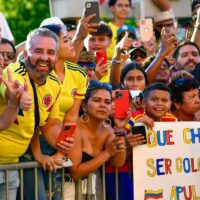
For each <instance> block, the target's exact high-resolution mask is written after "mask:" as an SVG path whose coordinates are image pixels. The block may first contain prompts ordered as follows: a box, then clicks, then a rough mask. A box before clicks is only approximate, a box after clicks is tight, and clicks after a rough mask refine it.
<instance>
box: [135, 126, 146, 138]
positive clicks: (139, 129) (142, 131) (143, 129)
mask: <svg viewBox="0 0 200 200" xmlns="http://www.w3.org/2000/svg"><path fill="white" fill-rule="evenodd" d="M132 134H142V135H143V136H144V139H145V140H146V139H147V137H146V126H145V125H137V124H135V126H133V127H132Z"/></svg>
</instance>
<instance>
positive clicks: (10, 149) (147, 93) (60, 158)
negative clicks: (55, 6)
mask: <svg viewBox="0 0 200 200" xmlns="http://www.w3.org/2000/svg"><path fill="white" fill-rule="evenodd" d="M154 2H155V3H156V4H157V5H158V6H159V8H160V9H161V12H160V13H158V14H156V15H155V17H154V34H153V35H152V38H151V39H150V40H149V41H142V40H141V39H140V36H139V35H138V34H136V30H135V28H134V27H132V26H129V25H126V24H125V19H126V18H127V17H128V15H129V12H130V7H131V1H130V0H109V7H110V10H111V12H112V14H113V19H112V20H111V21H110V22H109V23H105V22H100V24H99V23H90V20H91V19H93V18H94V17H95V15H96V14H92V15H90V16H88V17H85V16H84V15H83V17H82V18H81V20H80V21H79V24H78V25H77V26H74V27H73V26H68V27H66V25H65V24H64V23H63V22H62V21H61V20H60V19H59V18H58V17H51V18H48V19H45V20H43V22H42V23H41V26H40V27H39V28H36V29H35V30H32V31H31V32H30V33H29V34H28V36H27V38H26V41H24V42H23V43H21V44H19V45H17V46H14V43H13V41H12V39H11V40H9V39H6V38H4V37H3V36H4V35H3V34H2V37H1V41H0V66H1V68H0V74H1V75H0V79H1V83H0V111H1V115H0V129H1V132H0V148H1V151H0V164H9V163H18V162H29V161H31V160H36V161H37V162H39V163H40V164H41V166H42V168H39V169H38V180H39V181H38V199H39V200H45V199H46V198H47V195H48V193H47V192H46V191H47V190H48V184H47V182H48V173H47V172H48V170H50V171H53V173H52V181H53V187H52V191H53V192H54V195H53V199H56V200H59V199H61V190H62V189H63V188H64V199H74V198H75V195H74V181H76V180H79V179H82V180H83V181H84V180H85V177H86V176H88V175H89V174H91V173H92V180H93V182H92V183H93V188H92V198H94V199H98V200H101V199H103V196H102V187H101V173H100V171H99V169H100V168H101V166H102V165H103V164H104V163H106V191H107V199H108V200H110V199H111V200H114V199H115V198H116V191H115V176H114V172H115V167H119V199H120V200H122V199H127V200H131V199H133V181H132V177H130V174H129V164H128V160H130V158H131V149H132V148H134V147H135V146H136V145H142V144H144V143H146V140H145V138H144V136H143V135H141V134H134V135H132V133H131V128H132V127H133V126H134V124H135V123H137V122H141V123H144V124H145V125H146V126H147V127H148V128H150V129H151V128H153V126H154V122H163V123H164V122H165V121H170V122H177V121H199V120H200V112H199V110H200V97H199V81H200V64H199V62H200V51H199V47H200V40H199V38H200V33H199V32H200V31H199V30H200V9H199V7H200V1H195V0H194V1H193V3H192V17H191V24H190V26H189V27H187V34H186V35H185V36H184V38H181V40H178V39H177V38H176V34H175V33H176V29H177V27H178V21H176V18H175V16H174V13H173V8H171V5H170V1H159V0H154ZM183 6H184V5H183ZM105 52H106V57H105V56H103V57H102V58H100V59H98V60H97V59H96V57H95V55H97V54H98V53H99V54H100V55H105ZM103 53H104V54H103ZM118 89H120V90H128V91H130V99H129V102H130V106H129V110H128V111H127V115H126V118H116V116H115V104H114V99H115V98H116V96H115V94H116V93H115V91H116V90H118ZM138 90H139V91H140V93H141V94H143V95H139V96H134V97H133V96H131V93H132V92H133V91H138ZM122 106H123V105H122ZM63 127H75V131H74V133H73V135H72V136H70V137H66V138H64V140H59V141H58V140H57V138H58V135H59V134H60V132H61V131H62V130H63V129H64V128H63ZM122 133H123V134H122ZM116 135H120V136H116ZM123 135H124V136H123ZM66 157H67V158H69V159H70V160H71V161H72V163H73V165H72V166H71V167H68V168H66V170H65V184H64V187H63V188H62V186H61V173H60V172H59V171H58V170H57V168H58V167H59V166H63V167H64V164H65V160H66ZM5 176H6V173H5V171H1V170H0V199H2V200H4V199H6V179H5ZM23 179H24V180H23V182H24V196H23V198H24V199H25V200H30V199H35V191H34V185H35V182H34V170H33V169H25V170H24V178H23ZM19 181H20V180H19V171H18V170H9V171H8V186H9V198H10V199H11V200H14V199H20V194H19V191H18V190H19ZM71 186H72V188H73V189H72V188H71ZM82 192H83V193H84V190H83V191H82Z"/></svg>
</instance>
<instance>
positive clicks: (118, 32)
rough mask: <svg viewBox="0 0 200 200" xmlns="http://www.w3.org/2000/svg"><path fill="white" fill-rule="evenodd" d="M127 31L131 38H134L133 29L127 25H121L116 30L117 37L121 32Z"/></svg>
mask: <svg viewBox="0 0 200 200" xmlns="http://www.w3.org/2000/svg"><path fill="white" fill-rule="evenodd" d="M125 31H128V32H130V33H132V34H133V37H134V38H136V32H135V29H134V28H133V27H132V26H129V25H123V26H121V27H120V28H119V29H118V30H117V36H119V35H121V34H122V33H123V32H125Z"/></svg>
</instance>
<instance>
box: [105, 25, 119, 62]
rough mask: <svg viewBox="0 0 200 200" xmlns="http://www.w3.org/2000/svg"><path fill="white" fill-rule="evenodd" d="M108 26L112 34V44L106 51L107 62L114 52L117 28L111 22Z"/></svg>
mask: <svg viewBox="0 0 200 200" xmlns="http://www.w3.org/2000/svg"><path fill="white" fill-rule="evenodd" d="M108 26H109V27H110V28H111V30H112V33H113V37H112V43H111V45H110V46H109V48H108V49H107V57H108V59H109V60H111V59H112V57H113V54H114V51H115V46H116V43H117V30H118V28H119V27H117V26H115V25H114V24H113V23H112V22H109V23H108Z"/></svg>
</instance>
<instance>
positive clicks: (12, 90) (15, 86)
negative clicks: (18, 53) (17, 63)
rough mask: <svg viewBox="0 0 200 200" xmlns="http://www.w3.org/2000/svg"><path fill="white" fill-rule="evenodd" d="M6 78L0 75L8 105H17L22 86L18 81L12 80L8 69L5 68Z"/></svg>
mask: <svg viewBox="0 0 200 200" xmlns="http://www.w3.org/2000/svg"><path fill="white" fill-rule="evenodd" d="M7 73H8V80H6V79H5V78H4V77H3V76H2V75H0V79H1V81H3V83H4V84H5V85H6V87H7V90H6V96H7V100H8V105H9V106H19V100H20V97H21V93H22V90H23V88H22V86H21V85H20V83H19V82H18V80H15V81H13V80H12V75H11V72H10V70H9V69H7Z"/></svg>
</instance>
